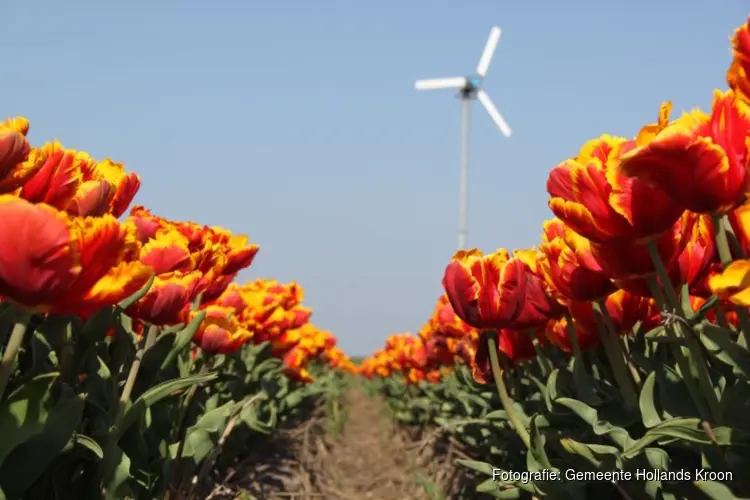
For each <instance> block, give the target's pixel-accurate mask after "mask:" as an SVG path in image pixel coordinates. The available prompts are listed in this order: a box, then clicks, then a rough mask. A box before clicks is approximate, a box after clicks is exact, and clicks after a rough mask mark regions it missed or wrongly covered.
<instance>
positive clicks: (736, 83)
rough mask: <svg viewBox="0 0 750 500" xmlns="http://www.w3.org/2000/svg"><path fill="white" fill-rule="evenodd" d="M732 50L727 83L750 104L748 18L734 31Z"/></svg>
mask: <svg viewBox="0 0 750 500" xmlns="http://www.w3.org/2000/svg"><path fill="white" fill-rule="evenodd" d="M732 49H733V50H732V53H733V55H734V59H733V60H732V64H731V66H730V67H729V71H727V83H728V84H729V87H731V88H732V90H734V91H735V92H736V93H737V94H738V95H740V96H742V98H743V99H744V100H745V101H746V102H750V17H748V20H747V22H746V23H745V24H743V25H742V26H740V27H739V28H737V29H736V30H735V31H734V36H733V37H732Z"/></svg>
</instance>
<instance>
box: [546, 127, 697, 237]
mask: <svg viewBox="0 0 750 500" xmlns="http://www.w3.org/2000/svg"><path fill="white" fill-rule="evenodd" d="M627 145H628V141H627V140H625V139H623V138H619V137H612V136H609V135H603V136H601V137H600V138H598V139H594V140H592V141H589V142H588V143H586V144H585V145H584V146H583V148H581V151H580V152H579V154H578V156H577V157H576V158H573V159H570V160H567V161H565V162H563V163H561V164H559V165H557V166H556V167H555V168H554V169H552V171H551V172H550V175H549V178H548V180H547V192H548V193H549V195H550V200H549V207H550V209H551V210H552V212H553V213H554V214H555V216H556V217H557V218H558V219H560V220H561V221H562V222H563V223H565V225H566V226H568V227H569V228H571V229H572V230H573V231H575V232H576V233H578V234H580V235H581V236H583V237H584V238H586V239H588V240H590V241H591V242H593V243H611V242H613V241H621V240H642V239H647V238H654V237H657V236H659V235H661V234H663V233H664V232H665V231H667V230H669V228H670V227H672V225H673V224H674V223H675V221H677V219H678V218H679V217H680V215H682V212H683V208H682V207H679V206H677V205H675V204H674V203H673V202H672V201H671V199H670V198H669V197H668V196H667V195H666V193H664V192H663V191H662V190H661V189H659V188H656V187H651V186H648V185H646V184H645V183H644V182H641V181H639V180H637V179H630V178H627V177H625V176H623V175H620V174H618V172H617V164H618V158H619V156H620V154H621V151H622V150H623V148H624V147H627Z"/></svg>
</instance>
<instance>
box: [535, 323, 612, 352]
mask: <svg viewBox="0 0 750 500" xmlns="http://www.w3.org/2000/svg"><path fill="white" fill-rule="evenodd" d="M573 327H574V328H575V331H576V338H577V339H578V345H579V347H580V348H581V350H587V349H596V348H597V347H598V346H599V341H600V340H601V339H600V337H599V330H598V329H595V330H591V329H589V328H583V327H581V325H579V324H578V323H577V322H576V320H575V318H574V319H573ZM544 333H545V336H546V337H547V339H548V340H549V341H550V342H551V343H552V344H553V345H556V346H557V347H559V348H560V349H562V350H563V351H564V352H566V353H569V354H570V353H572V352H573V345H572V343H571V340H570V334H569V333H568V320H567V319H565V318H560V319H557V320H553V321H550V323H549V324H548V325H547V328H546V330H545V332H544Z"/></svg>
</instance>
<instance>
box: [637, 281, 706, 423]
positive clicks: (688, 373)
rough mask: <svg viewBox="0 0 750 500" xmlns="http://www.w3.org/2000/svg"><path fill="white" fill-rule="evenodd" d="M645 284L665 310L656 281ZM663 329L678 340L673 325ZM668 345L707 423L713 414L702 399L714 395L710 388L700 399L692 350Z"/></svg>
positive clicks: (665, 326)
mask: <svg viewBox="0 0 750 500" xmlns="http://www.w3.org/2000/svg"><path fill="white" fill-rule="evenodd" d="M647 283H648V286H649V289H650V290H651V294H652V295H653V296H654V299H655V300H656V303H657V305H658V306H659V309H661V310H664V309H666V304H665V303H664V295H663V294H662V292H661V288H660V287H659V284H658V282H657V281H656V278H655V277H653V276H651V277H649V278H648V279H647ZM664 328H665V330H666V331H667V334H668V335H669V337H671V338H672V339H674V340H679V339H680V335H679V333H678V332H677V331H676V330H675V326H674V323H669V322H667V323H665V324H664ZM681 333H682V332H681ZM686 340H687V339H686ZM670 345H671V348H672V355H673V356H674V358H675V361H676V362H677V366H678V367H679V369H680V373H681V374H682V378H683V380H684V381H685V386H686V387H687V390H688V392H689V393H690V397H691V398H692V399H693V402H694V403H695V405H696V407H697V408H698V412H699V413H700V414H701V418H702V419H703V420H704V421H708V420H709V416H710V415H711V414H712V413H714V412H713V411H711V412H709V408H707V407H706V404H707V402H708V401H707V400H706V399H704V397H706V398H710V396H711V395H713V396H714V399H715V398H716V393H715V392H713V388H711V391H710V393H709V394H708V395H706V394H705V393H704V394H703V397H701V393H702V391H701V389H699V388H698V386H697V385H696V383H695V379H694V377H695V378H698V379H699V381H700V376H698V375H697V372H698V366H697V364H696V363H695V358H694V357H693V356H692V350H691V349H690V348H688V347H684V346H681V345H679V344H677V343H670ZM688 345H689V344H688ZM686 353H687V354H690V355H691V359H688V358H687V357H686V356H685V354H686ZM703 368H705V363H704V366H703ZM711 409H712V410H715V409H717V408H711ZM714 415H716V413H714Z"/></svg>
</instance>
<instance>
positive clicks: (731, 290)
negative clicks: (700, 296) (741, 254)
mask: <svg viewBox="0 0 750 500" xmlns="http://www.w3.org/2000/svg"><path fill="white" fill-rule="evenodd" d="M708 287H709V288H710V289H711V292H713V294H714V295H716V296H717V297H719V299H721V300H724V301H728V302H731V303H732V304H734V305H736V306H740V307H750V260H747V259H743V260H736V261H734V262H732V263H731V264H729V265H728V266H727V267H726V268H725V269H724V270H723V271H722V272H721V273H720V274H715V275H712V276H711V277H709V278H708Z"/></svg>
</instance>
